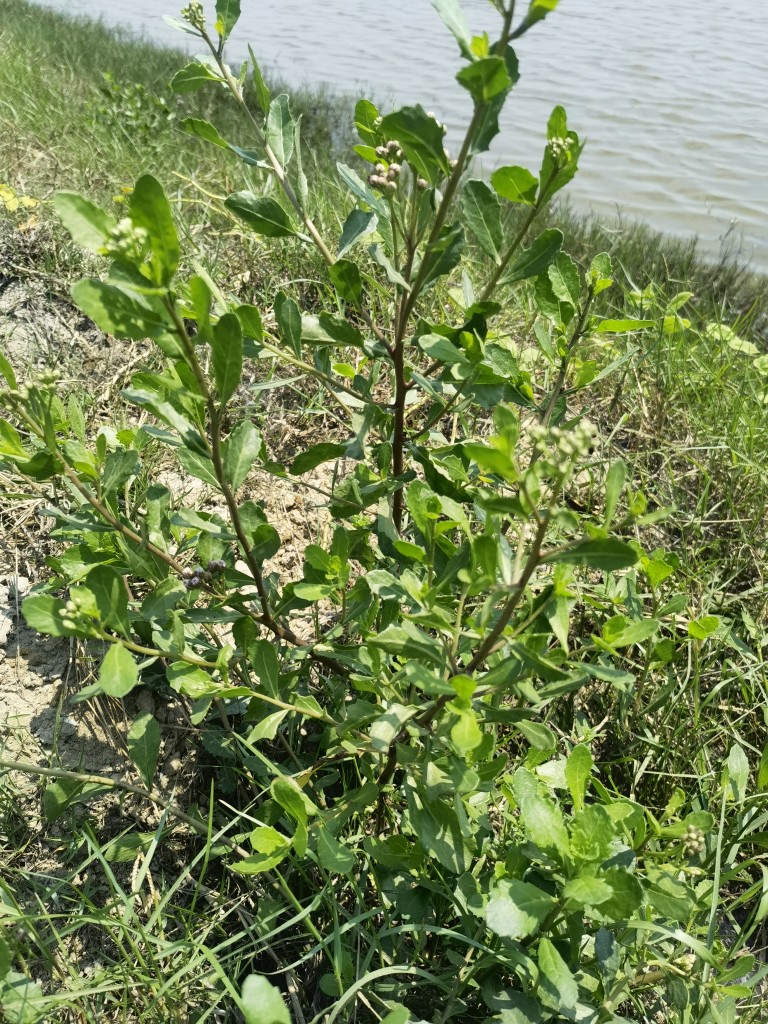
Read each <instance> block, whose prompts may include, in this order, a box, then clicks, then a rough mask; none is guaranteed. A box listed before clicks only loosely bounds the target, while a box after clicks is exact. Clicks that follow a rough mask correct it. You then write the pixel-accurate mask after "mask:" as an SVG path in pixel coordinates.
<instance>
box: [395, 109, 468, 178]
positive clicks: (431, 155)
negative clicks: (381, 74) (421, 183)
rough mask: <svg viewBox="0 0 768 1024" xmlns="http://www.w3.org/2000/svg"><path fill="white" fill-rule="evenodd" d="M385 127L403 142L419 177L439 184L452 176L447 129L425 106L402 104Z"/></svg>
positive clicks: (406, 155)
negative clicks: (403, 105)
mask: <svg viewBox="0 0 768 1024" xmlns="http://www.w3.org/2000/svg"><path fill="white" fill-rule="evenodd" d="M381 130H382V132H383V133H384V134H385V135H387V136H388V137H389V138H390V139H396V140H397V142H398V143H399V144H400V148H401V149H402V151H403V153H404V155H405V159H406V160H407V161H408V163H409V164H410V165H411V167H412V168H413V171H414V173H415V174H416V176H417V177H420V178H426V180H427V181H428V182H429V183H430V184H431V185H437V184H438V182H439V181H440V179H441V178H443V177H448V176H449V175H450V173H451V165H450V162H449V160H448V157H447V156H446V155H445V150H444V149H443V136H444V134H445V133H444V131H443V128H442V126H441V125H439V124H438V123H437V121H436V120H435V118H434V117H429V116H428V115H427V113H426V112H425V110H424V109H423V107H421V106H414V107H402V108H401V109H400V110H395V111H394V112H393V113H391V114H387V116H386V117H384V118H383V119H382V122H381Z"/></svg>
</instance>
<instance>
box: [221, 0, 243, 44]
mask: <svg viewBox="0 0 768 1024" xmlns="http://www.w3.org/2000/svg"><path fill="white" fill-rule="evenodd" d="M239 17H240V0H216V25H215V28H216V31H217V32H218V33H219V35H220V36H221V39H222V41H224V40H225V39H226V38H227V37H228V36H229V34H230V32H231V31H232V29H233V28H234V27H235V25H236V24H237V21H238V18H239Z"/></svg>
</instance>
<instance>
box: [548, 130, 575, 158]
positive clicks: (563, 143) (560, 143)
mask: <svg viewBox="0 0 768 1024" xmlns="http://www.w3.org/2000/svg"><path fill="white" fill-rule="evenodd" d="M572 145H573V139H568V138H565V139H563V138H560V137H557V136H556V137H555V138H554V139H550V140H549V152H550V153H551V154H552V159H553V160H554V161H555V163H558V164H559V163H563V162H564V160H565V157H566V156H567V155H568V150H569V149H570V148H571V146H572Z"/></svg>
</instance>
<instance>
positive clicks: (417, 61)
mask: <svg viewBox="0 0 768 1024" xmlns="http://www.w3.org/2000/svg"><path fill="white" fill-rule="evenodd" d="M38 2H39V3H43V4H44V5H45V6H50V7H56V8H59V9H61V10H66V11H68V12H70V13H83V14H88V15H90V16H92V17H102V18H103V19H104V20H105V21H106V22H108V23H114V24H125V25H128V26H130V27H131V28H132V29H134V30H136V31H138V32H142V33H144V34H146V35H147V36H148V37H150V38H153V39H156V40H157V41H158V42H166V43H172V44H175V45H182V46H184V45H186V46H190V45H191V46H192V47H194V45H195V43H194V40H193V39H192V38H191V37H189V36H185V35H181V34H180V33H178V32H176V31H174V30H173V29H172V28H170V27H169V26H168V25H166V24H165V23H164V22H163V20H162V14H164V13H169V14H172V15H175V14H176V13H177V9H176V4H174V2H173V0H170V2H168V3H165V2H163V0H160V2H158V0H130V3H129V4H126V3H125V2H124V0H38ZM177 2H178V0H177ZM178 6H181V3H180V2H179V3H178ZM213 6H214V5H213V3H212V2H211V0H209V2H208V3H207V4H206V7H207V8H208V9H209V10H212V9H213ZM518 6H519V7H520V9H521V10H524V9H525V6H526V4H525V2H524V0H520V3H519V4H518ZM463 7H464V10H465V11H466V14H467V18H468V20H469V23H470V27H471V29H472V30H473V32H475V33H478V32H480V31H483V30H486V29H487V30H488V31H489V33H490V34H491V35H492V37H493V33H494V31H495V29H496V26H497V24H498V16H497V15H496V14H495V12H494V11H493V10H492V8H491V6H490V4H489V3H488V2H487V0H463ZM242 8H243V14H242V18H241V21H240V23H239V25H238V27H237V28H236V30H235V33H234V34H233V37H232V39H231V41H230V44H229V47H228V57H229V59H230V61H231V63H232V64H233V65H234V64H237V63H238V62H239V61H240V60H241V59H242V58H243V57H245V56H247V44H248V43H249V42H250V43H251V45H252V46H253V49H254V52H255V54H256V56H257V58H258V59H259V61H261V62H262V63H263V67H264V68H265V69H267V70H271V71H273V72H275V73H276V74H277V75H279V76H280V77H281V78H283V79H284V80H286V81H288V82H290V83H292V84H295V85H302V84H307V85H318V84H325V85H328V86H330V87H331V88H332V89H334V90H336V91H339V92H356V93H358V94H360V95H363V94H365V95H368V96H369V97H370V98H373V99H375V100H376V102H378V103H380V105H381V106H382V109H385V108H386V107H387V105H388V104H389V103H390V102H391V103H394V104H401V103H413V102H420V103H422V105H423V106H424V107H425V108H426V109H428V110H434V111H435V113H436V114H437V115H438V117H440V119H441V120H443V121H446V122H447V124H448V126H449V136H448V146H449V148H450V147H451V143H452V142H453V143H454V145H455V144H456V140H457V139H459V138H460V137H461V133H462V128H463V126H464V125H465V124H466V119H467V114H468V109H469V104H468V99H467V94H466V93H465V92H464V91H463V90H462V89H460V88H459V86H458V85H457V83H456V82H455V81H454V78H453V76H454V74H455V72H456V70H458V67H459V60H458V57H459V55H458V49H457V46H456V43H455V42H454V39H453V37H452V36H451V35H450V33H449V32H448V30H447V29H446V28H445V27H444V26H443V24H442V22H441V21H440V19H439V17H438V15H437V13H436V12H435V11H434V10H433V8H432V5H431V3H430V0H355V2H350V0H242ZM515 48H516V50H517V53H518V56H519V58H520V65H521V75H522V77H521V79H520V82H519V84H518V86H517V87H516V89H515V90H514V92H513V94H512V97H511V98H510V100H509V101H508V104H507V108H506V111H505V115H504V119H503V124H502V135H501V136H500V137H499V138H498V139H497V140H496V142H495V143H494V145H493V148H492V150H491V152H490V154H488V155H487V156H486V159H485V166H486V167H487V169H489V170H490V169H492V168H493V167H494V166H497V165H499V164H501V163H520V164H524V165H526V166H531V168H532V169H533V170H536V169H537V168H538V165H539V161H540V156H541V149H542V146H543V139H544V132H545V126H546V121H547V117H548V115H549V112H550V111H551V109H552V107H553V106H554V105H555V104H556V103H562V104H563V105H564V106H565V107H566V109H567V111H568V120H569V125H570V126H571V127H573V128H574V129H576V130H577V131H578V132H579V134H580V135H581V136H582V138H584V137H586V139H587V146H586V148H585V151H584V153H583V155H582V158H581V164H580V170H579V173H578V174H577V176H576V178H575V180H574V181H573V182H572V184H571V185H570V186H569V187H568V190H567V194H568V195H569V196H570V198H571V201H572V204H573V205H574V206H575V207H576V208H577V209H580V210H589V209H592V210H593V211H594V212H595V213H596V214H598V215H602V216H613V215H615V214H616V213H617V211H619V210H620V211H621V213H622V214H623V215H625V216H627V217H630V218H631V217H640V218H643V219H644V220H646V221H647V222H648V223H649V224H651V226H653V227H654V228H657V229H659V230H662V231H666V232H668V233H671V234H679V235H690V234H696V235H698V236H699V238H700V240H701V244H702V248H703V249H704V251H706V252H708V253H710V254H712V255H714V256H716V255H717V254H718V252H719V251H720V249H721V246H722V245H723V244H724V242H725V244H726V245H730V246H731V247H736V248H737V249H738V250H739V251H740V253H741V254H742V255H743V256H745V257H749V258H751V259H752V261H753V263H754V265H755V266H756V267H757V268H760V269H762V270H766V271H768V174H767V173H766V167H768V106H766V97H768V60H767V59H766V54H767V53H768V0H728V2H725V0H675V2H672V3H670V0H610V2H608V3H597V2H595V0H561V3H560V6H559V8H558V9H557V11H555V12H554V14H552V15H550V17H549V18H548V19H547V20H546V21H545V22H544V23H543V24H541V25H538V26H536V27H535V28H534V29H533V30H532V31H531V32H530V33H528V34H527V35H526V36H524V37H523V38H521V39H520V40H518V41H517V43H516V44H515Z"/></svg>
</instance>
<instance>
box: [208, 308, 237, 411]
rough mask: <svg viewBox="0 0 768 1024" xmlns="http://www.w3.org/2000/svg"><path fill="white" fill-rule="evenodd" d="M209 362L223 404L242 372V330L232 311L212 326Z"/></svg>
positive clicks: (233, 391)
mask: <svg viewBox="0 0 768 1024" xmlns="http://www.w3.org/2000/svg"><path fill="white" fill-rule="evenodd" d="M211 363H212V366H213V376H214V379H215V381H216V389H217V390H218V392H219V401H220V402H221V404H222V405H225V404H226V403H227V401H228V400H229V399H230V398H231V397H232V395H233V394H234V393H235V391H236V389H237V386H238V384H239V383H240V378H241V377H242V374H243V332H242V329H241V327H240V321H239V320H238V318H237V317H236V316H235V314H234V313H225V314H224V316H222V317H220V318H219V321H218V322H217V323H216V324H214V326H213V329H212V332H211Z"/></svg>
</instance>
